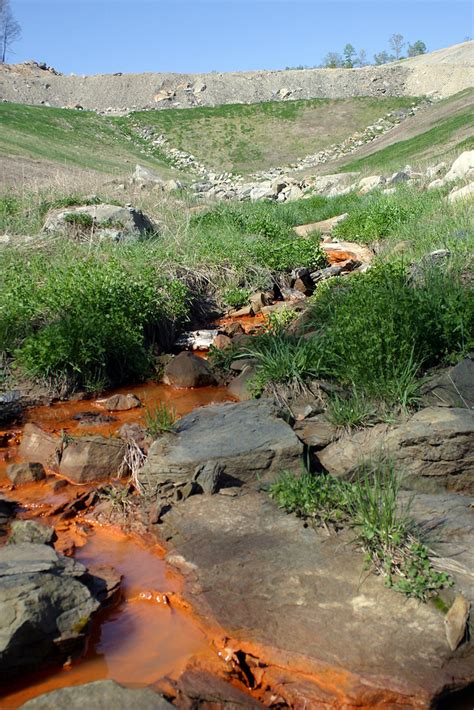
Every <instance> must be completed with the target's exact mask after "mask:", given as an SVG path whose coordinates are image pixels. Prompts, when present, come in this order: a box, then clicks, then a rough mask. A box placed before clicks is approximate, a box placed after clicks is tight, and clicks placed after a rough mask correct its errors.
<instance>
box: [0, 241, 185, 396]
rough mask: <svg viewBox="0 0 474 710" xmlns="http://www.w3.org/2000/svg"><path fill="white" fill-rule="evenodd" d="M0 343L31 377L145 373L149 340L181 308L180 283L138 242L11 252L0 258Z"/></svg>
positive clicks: (160, 336)
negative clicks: (149, 260) (149, 258)
mask: <svg viewBox="0 0 474 710" xmlns="http://www.w3.org/2000/svg"><path fill="white" fill-rule="evenodd" d="M2 272H3V273H2V277H3V283H4V286H3V292H2V310H1V318H0V350H2V351H5V352H8V353H10V354H14V355H15V358H16V361H17V363H18V364H19V365H20V366H21V367H22V368H23V369H24V371H25V372H26V373H27V374H28V375H31V376H33V377H36V378H41V379H43V380H46V381H49V382H53V383H54V382H55V381H58V380H62V381H64V379H66V380H67V381H68V383H69V385H70V387H86V388H87V387H92V388H95V387H96V383H97V382H101V383H103V384H116V383H120V382H123V381H127V380H129V379H137V378H138V379H140V378H142V377H144V376H145V375H146V373H147V372H148V369H149V365H150V345H151V344H152V343H153V342H155V341H157V342H160V340H164V339H165V338H166V336H167V330H168V329H169V328H170V327H171V326H172V324H173V323H174V322H177V321H180V320H183V318H184V317H185V316H186V314H187V310H188V294H187V290H186V288H185V287H184V286H183V284H181V283H179V282H178V281H171V280H169V279H167V278H165V277H163V276H161V275H159V273H158V272H157V269H156V268H155V267H154V266H152V265H150V264H148V263H147V258H146V253H145V252H144V251H141V250H140V248H139V247H128V248H126V247H123V248H122V249H121V250H117V248H116V247H115V250H114V249H113V248H110V247H101V248H98V249H96V250H94V251H89V250H86V249H85V248H84V249H81V248H78V247H77V246H76V247H75V248H74V251H72V249H71V246H70V245H67V246H66V247H65V248H64V249H63V250H60V251H52V252H51V253H49V254H46V253H41V252H38V253H34V254H32V255H30V256H29V258H28V260H26V259H23V260H19V259H17V258H16V254H15V252H11V253H10V254H9V258H6V259H4V260H3V263H2Z"/></svg>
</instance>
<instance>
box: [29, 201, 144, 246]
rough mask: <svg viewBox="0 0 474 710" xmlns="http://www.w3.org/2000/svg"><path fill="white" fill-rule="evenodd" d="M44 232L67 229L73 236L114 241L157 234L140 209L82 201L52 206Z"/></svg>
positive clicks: (130, 239) (134, 239)
mask: <svg viewBox="0 0 474 710" xmlns="http://www.w3.org/2000/svg"><path fill="white" fill-rule="evenodd" d="M43 231H44V232H64V231H65V232H67V233H69V234H71V235H72V236H74V237H78V238H87V239H90V238H91V237H93V236H95V237H97V238H99V239H109V240H111V241H116V242H130V241H136V240H138V239H139V238H140V237H141V236H143V235H146V234H156V232H157V231H158V230H157V227H156V225H155V224H154V223H153V222H152V221H151V219H150V218H149V217H147V216H146V215H145V214H144V213H143V212H140V210H136V209H134V208H133V207H119V206H117V205H106V204H98V205H97V204H96V205H83V206H80V207H68V208H61V209H55V210H51V211H50V212H49V213H48V215H47V217H46V221H45V223H44V226H43Z"/></svg>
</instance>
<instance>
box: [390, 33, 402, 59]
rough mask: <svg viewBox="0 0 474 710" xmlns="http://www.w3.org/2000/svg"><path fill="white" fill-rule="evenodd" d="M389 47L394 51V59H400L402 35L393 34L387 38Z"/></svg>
mask: <svg viewBox="0 0 474 710" xmlns="http://www.w3.org/2000/svg"><path fill="white" fill-rule="evenodd" d="M388 43H389V45H390V48H391V49H392V50H393V52H394V53H395V59H401V56H402V51H403V47H404V46H405V40H404V38H403V35H400V34H394V35H392V36H391V37H390V39H389V40H388Z"/></svg>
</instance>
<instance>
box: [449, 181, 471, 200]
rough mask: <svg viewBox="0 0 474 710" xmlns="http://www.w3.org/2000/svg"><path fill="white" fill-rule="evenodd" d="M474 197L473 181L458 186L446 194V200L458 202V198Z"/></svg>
mask: <svg viewBox="0 0 474 710" xmlns="http://www.w3.org/2000/svg"><path fill="white" fill-rule="evenodd" d="M468 199H471V200H472V199H474V182H470V183H468V184H467V185H464V187H458V188H455V189H454V190H451V192H450V193H449V195H448V202H459V200H468Z"/></svg>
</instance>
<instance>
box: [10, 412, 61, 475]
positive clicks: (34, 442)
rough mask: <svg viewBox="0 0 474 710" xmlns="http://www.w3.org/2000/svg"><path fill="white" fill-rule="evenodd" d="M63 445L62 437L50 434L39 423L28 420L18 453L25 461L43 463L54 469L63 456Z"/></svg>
mask: <svg viewBox="0 0 474 710" xmlns="http://www.w3.org/2000/svg"><path fill="white" fill-rule="evenodd" d="M62 447H63V442H62V440H61V437H59V436H56V435H55V434H50V433H49V432H47V431H45V430H44V429H42V428H41V427H40V426H38V424H33V422H28V424H25V428H24V429H23V436H22V437H21V443H20V448H19V449H18V455H19V457H20V459H22V460H23V461H28V462H32V463H42V464H43V465H44V466H47V467H48V468H52V469H54V468H57V465H58V463H59V460H60V458H61V452H62Z"/></svg>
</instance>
